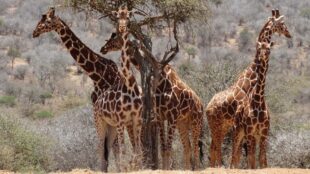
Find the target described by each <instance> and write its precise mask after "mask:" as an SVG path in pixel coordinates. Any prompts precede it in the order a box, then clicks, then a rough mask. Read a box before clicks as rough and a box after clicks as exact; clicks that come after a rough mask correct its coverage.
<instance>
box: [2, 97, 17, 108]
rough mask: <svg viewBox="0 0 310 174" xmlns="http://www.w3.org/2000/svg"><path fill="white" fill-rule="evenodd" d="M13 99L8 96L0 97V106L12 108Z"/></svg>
mask: <svg viewBox="0 0 310 174" xmlns="http://www.w3.org/2000/svg"><path fill="white" fill-rule="evenodd" d="M15 99H16V98H15V97H14V96H10V95H5V96H0V105H5V106H10V107H13V106H14V105H15Z"/></svg>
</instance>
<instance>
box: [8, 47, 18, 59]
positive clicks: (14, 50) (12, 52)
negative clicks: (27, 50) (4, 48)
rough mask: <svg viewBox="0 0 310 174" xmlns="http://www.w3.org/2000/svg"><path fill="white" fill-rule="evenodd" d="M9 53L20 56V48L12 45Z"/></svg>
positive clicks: (10, 55)
mask: <svg viewBox="0 0 310 174" xmlns="http://www.w3.org/2000/svg"><path fill="white" fill-rule="evenodd" d="M7 55H8V56H9V57H13V58H15V57H20V52H19V49H18V48H17V47H15V46H10V48H9V50H8V53H7Z"/></svg>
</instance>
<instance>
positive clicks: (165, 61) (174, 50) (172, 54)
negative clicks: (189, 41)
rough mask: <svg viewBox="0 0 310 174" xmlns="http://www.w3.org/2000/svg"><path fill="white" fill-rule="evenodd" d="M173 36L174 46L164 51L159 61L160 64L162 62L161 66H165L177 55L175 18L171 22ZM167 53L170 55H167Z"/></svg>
mask: <svg viewBox="0 0 310 174" xmlns="http://www.w3.org/2000/svg"><path fill="white" fill-rule="evenodd" d="M173 36H174V39H175V41H176V46H175V47H172V48H171V49H170V50H169V51H166V52H165V54H164V57H163V59H162V60H161V61H160V64H162V66H163V67H164V66H166V65H167V64H168V63H169V62H170V61H171V60H173V59H174V58H175V56H176V55H177V53H178V52H179V39H178V35H177V21H176V20H174V23H173ZM169 54H170V56H169V57H168V55H169ZM167 57H168V58H167Z"/></svg>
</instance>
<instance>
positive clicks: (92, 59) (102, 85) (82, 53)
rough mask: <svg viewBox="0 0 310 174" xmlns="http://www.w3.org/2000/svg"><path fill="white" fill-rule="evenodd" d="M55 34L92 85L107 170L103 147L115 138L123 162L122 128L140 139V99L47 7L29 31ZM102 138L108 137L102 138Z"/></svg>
mask: <svg viewBox="0 0 310 174" xmlns="http://www.w3.org/2000/svg"><path fill="white" fill-rule="evenodd" d="M50 31H56V32H57V33H58V35H59V36H60V38H61V40H62V42H63V43H64V45H65V46H66V47H67V49H68V51H69V52H70V54H71V56H72V57H73V58H74V60H75V61H76V62H77V63H78V65H79V66H80V67H81V68H82V69H83V70H84V71H86V72H87V74H88V76H89V77H90V78H91V79H92V80H93V82H94V87H95V89H94V92H93V93H92V102H93V108H94V120H95V126H96V130H97V134H98V136H99V150H100V154H99V155H100V157H101V159H102V162H101V165H102V166H101V167H102V168H101V169H102V170H103V171H107V165H108V164H107V160H106V159H107V155H108V152H105V151H106V150H108V149H107V148H105V149H103V148H102V147H106V146H108V147H111V145H112V144H113V142H114V139H115V137H116V136H117V135H119V136H118V144H119V145H120V146H121V149H122V150H121V153H120V154H119V155H120V156H119V159H120V160H123V157H122V156H123V149H124V148H123V146H124V144H123V132H124V126H126V125H127V126H131V127H135V128H136V129H135V130H136V131H133V135H134V137H140V134H139V133H140V130H141V121H142V120H141V105H142V100H141V97H140V92H139V90H138V89H137V88H134V90H132V88H129V87H128V86H126V83H125V79H124V77H123V75H122V74H121V73H120V72H119V71H118V68H117V65H116V64H115V63H114V62H113V61H112V60H109V59H106V58H104V57H101V56H99V55H98V54H96V53H95V52H93V51H92V50H91V49H90V48H88V47H87V46H86V45H85V44H84V43H83V42H81V41H80V39H79V38H78V37H77V36H76V35H75V34H74V33H73V32H72V31H71V29H70V28H69V27H68V26H67V25H66V24H65V22H63V21H62V20H61V19H60V18H59V17H58V16H55V9H54V8H50V9H49V10H48V12H47V13H45V14H43V15H42V18H41V20H40V21H39V23H38V24H37V26H36V29H35V30H34V31H33V37H38V36H40V35H41V34H42V33H46V32H50ZM106 137H108V138H107V139H106ZM135 140H136V141H135V147H136V149H135V150H134V151H135V152H137V151H139V150H138V149H137V148H138V147H139V145H140V142H139V138H136V139H135Z"/></svg>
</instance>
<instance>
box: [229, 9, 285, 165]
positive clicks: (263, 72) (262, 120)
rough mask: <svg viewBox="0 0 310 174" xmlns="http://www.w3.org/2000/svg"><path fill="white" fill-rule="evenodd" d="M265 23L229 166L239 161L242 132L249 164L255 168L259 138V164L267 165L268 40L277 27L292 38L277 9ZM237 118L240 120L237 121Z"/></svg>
mask: <svg viewBox="0 0 310 174" xmlns="http://www.w3.org/2000/svg"><path fill="white" fill-rule="evenodd" d="M269 20H270V22H269V24H268V23H267V24H266V25H267V27H264V29H263V30H262V31H261V33H260V35H259V38H258V44H257V46H258V47H259V48H257V49H258V50H257V51H259V49H266V55H265V56H264V57H262V59H260V62H261V68H260V70H259V71H258V81H257V83H256V86H255V88H254V89H253V92H252V94H251V95H250V97H249V99H250V102H249V106H247V108H246V109H245V114H244V117H243V118H241V119H238V120H237V127H236V131H235V135H234V145H233V155H232V167H237V165H238V164H239V161H240V154H241V151H240V150H241V149H240V143H241V141H242V139H243V137H244V136H245V138H246V139H247V146H248V167H251V168H255V163H256V162H255V149H256V148H255V147H256V142H259V147H260V152H259V164H260V167H261V168H265V167H267V157H266V148H267V137H268V132H269V125H270V116H269V110H268V106H267V103H266V101H265V97H264V89H265V81H266V76H267V71H268V62H269V54H270V47H271V46H273V42H271V41H270V40H271V35H270V33H271V34H272V33H275V32H276V31H283V32H280V33H283V34H284V35H285V36H286V37H288V38H291V35H290V33H289V31H288V30H287V27H286V26H285V25H284V21H283V16H280V13H279V10H272V17H271V18H270V19H269ZM238 121H240V122H241V123H238Z"/></svg>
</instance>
